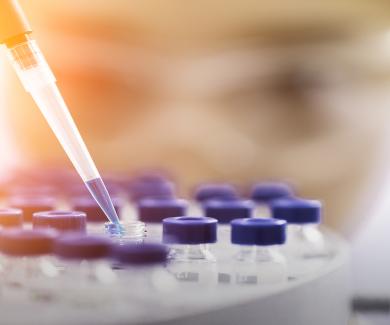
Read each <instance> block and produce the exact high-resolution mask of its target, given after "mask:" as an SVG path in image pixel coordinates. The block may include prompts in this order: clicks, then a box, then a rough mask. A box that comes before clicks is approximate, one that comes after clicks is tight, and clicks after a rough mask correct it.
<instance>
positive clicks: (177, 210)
mask: <svg viewBox="0 0 390 325" xmlns="http://www.w3.org/2000/svg"><path fill="white" fill-rule="evenodd" d="M187 206H188V203H187V201H185V200H182V199H162V198H160V199H143V200H141V201H140V202H139V203H138V206H137V209H138V219H139V220H141V221H142V222H145V223H146V225H147V229H148V231H147V238H148V240H150V241H154V242H156V241H158V242H161V240H162V221H163V219H165V218H171V217H180V216H185V215H186V214H187Z"/></svg>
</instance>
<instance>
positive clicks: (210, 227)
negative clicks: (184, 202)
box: [163, 217, 218, 245]
mask: <svg viewBox="0 0 390 325" xmlns="http://www.w3.org/2000/svg"><path fill="white" fill-rule="evenodd" d="M217 223H218V221H217V220H216V219H213V218H206V217H174V218H167V219H164V220H163V242H164V243H167V244H190V245H196V244H211V243H215V242H216V241H217Z"/></svg>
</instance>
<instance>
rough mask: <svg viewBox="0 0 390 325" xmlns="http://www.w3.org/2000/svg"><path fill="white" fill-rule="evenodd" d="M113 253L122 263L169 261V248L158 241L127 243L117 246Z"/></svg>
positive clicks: (159, 262)
mask: <svg viewBox="0 0 390 325" xmlns="http://www.w3.org/2000/svg"><path fill="white" fill-rule="evenodd" d="M113 255H114V258H115V259H116V260H117V261H118V262H119V263H121V264H131V265H150V264H163V263H165V262H166V261H167V257H168V248H167V246H165V245H163V244H157V243H143V244H135V243H127V244H124V245H117V246H115V248H114V253H113Z"/></svg>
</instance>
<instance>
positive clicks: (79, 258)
mask: <svg viewBox="0 0 390 325" xmlns="http://www.w3.org/2000/svg"><path fill="white" fill-rule="evenodd" d="M111 248H112V242H111V240H110V239H109V238H107V237H102V236H96V235H85V234H80V233H68V234H65V235H63V236H61V237H59V238H58V239H57V240H56V241H55V243H54V248H53V252H54V254H55V256H56V257H57V258H58V259H59V264H61V265H63V270H62V272H61V274H60V277H59V283H60V284H61V287H60V288H59V291H60V292H61V298H62V299H63V301H65V303H68V304H70V305H74V306H81V307H93V308H94V307H97V306H107V304H109V303H111V302H114V301H115V299H116V297H115V296H114V295H115V291H113V290H112V288H113V287H114V286H115V283H116V275H115V273H114V271H113V270H112V268H111V264H110V259H109V257H110V254H111Z"/></svg>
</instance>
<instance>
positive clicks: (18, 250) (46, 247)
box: [0, 228, 57, 256]
mask: <svg viewBox="0 0 390 325" xmlns="http://www.w3.org/2000/svg"><path fill="white" fill-rule="evenodd" d="M56 236H57V233H56V232H55V231H53V230H50V229H39V230H36V229H34V230H30V229H17V228H13V229H5V230H3V231H1V232H0V251H1V252H2V253H3V254H6V255H12V256H34V255H35V256H36V255H45V254H50V253H51V252H52V250H53V243H54V240H55V238H56Z"/></svg>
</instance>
